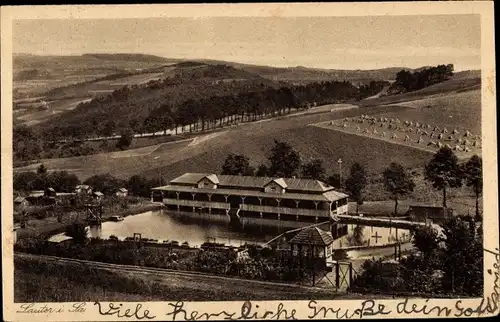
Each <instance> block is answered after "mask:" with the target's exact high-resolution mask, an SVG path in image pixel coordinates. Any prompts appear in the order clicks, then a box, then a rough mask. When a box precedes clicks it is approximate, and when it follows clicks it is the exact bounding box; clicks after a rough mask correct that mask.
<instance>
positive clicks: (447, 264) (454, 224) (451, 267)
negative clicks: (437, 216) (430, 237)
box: [442, 217, 483, 296]
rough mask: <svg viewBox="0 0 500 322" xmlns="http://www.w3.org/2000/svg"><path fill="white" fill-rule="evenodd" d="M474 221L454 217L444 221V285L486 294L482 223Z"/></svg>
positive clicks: (456, 290) (457, 290) (460, 291)
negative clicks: (478, 224) (476, 226)
mask: <svg viewBox="0 0 500 322" xmlns="http://www.w3.org/2000/svg"><path fill="white" fill-rule="evenodd" d="M471 225H472V226H473V228H475V223H474V222H473V221H471V222H467V221H464V220H461V219H459V218H455V217H453V218H451V219H450V220H448V221H447V222H445V223H444V225H443V232H444V235H445V238H444V243H445V246H444V248H445V249H444V254H443V267H442V270H443V278H442V284H443V289H444V290H445V291H448V292H453V293H456V294H464V295H469V296H471V295H472V296H474V295H475V296H480V295H482V289H483V247H482V238H481V237H482V236H481V234H480V230H479V229H480V227H478V228H477V229H471Z"/></svg>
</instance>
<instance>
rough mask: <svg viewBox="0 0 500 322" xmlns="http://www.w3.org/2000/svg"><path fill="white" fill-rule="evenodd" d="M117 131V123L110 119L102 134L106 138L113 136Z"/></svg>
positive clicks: (105, 124)
mask: <svg viewBox="0 0 500 322" xmlns="http://www.w3.org/2000/svg"><path fill="white" fill-rule="evenodd" d="M115 129H116V122H115V121H114V120H113V119H108V120H107V121H106V123H104V128H103V129H102V131H101V133H102V135H104V136H111V135H113V132H114V131H115Z"/></svg>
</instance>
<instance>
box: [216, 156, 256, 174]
mask: <svg viewBox="0 0 500 322" xmlns="http://www.w3.org/2000/svg"><path fill="white" fill-rule="evenodd" d="M253 172H254V169H253V168H252V167H251V166H250V161H249V159H248V157H246V156H244V155H241V154H234V153H231V154H229V155H228V156H227V157H226V160H225V161H224V164H223V165H222V174H226V175H235V176H251V175H253Z"/></svg>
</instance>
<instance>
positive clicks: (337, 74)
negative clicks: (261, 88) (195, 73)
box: [195, 59, 414, 84]
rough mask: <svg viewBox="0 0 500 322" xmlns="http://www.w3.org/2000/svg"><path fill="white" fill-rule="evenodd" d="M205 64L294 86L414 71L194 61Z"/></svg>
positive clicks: (390, 76)
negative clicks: (289, 83) (230, 67)
mask: <svg viewBox="0 0 500 322" xmlns="http://www.w3.org/2000/svg"><path fill="white" fill-rule="evenodd" d="M195 61H198V62H204V63H206V64H225V65H228V66H232V67H234V68H237V69H242V70H246V71H248V72H251V73H254V74H257V75H260V76H262V77H265V78H268V79H271V80H275V81H287V82H291V83H296V84H302V83H309V82H317V81H331V80H339V81H344V80H345V81H351V82H353V83H369V82H370V81H372V80H393V79H394V78H395V75H396V73H397V72H399V71H401V70H402V69H406V70H409V71H414V69H411V68H406V67H389V68H382V69H373V70H348V69H345V70H342V69H323V68H311V67H304V66H297V67H272V66H259V65H251V64H242V63H235V62H227V61H220V60H206V59H202V60H195Z"/></svg>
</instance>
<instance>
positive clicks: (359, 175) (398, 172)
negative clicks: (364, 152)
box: [345, 147, 483, 219]
mask: <svg viewBox="0 0 500 322" xmlns="http://www.w3.org/2000/svg"><path fill="white" fill-rule="evenodd" d="M482 167H483V166H482V159H481V157H479V156H477V155H474V156H472V157H471V158H470V159H469V160H468V161H467V162H465V163H462V164H460V163H459V161H458V158H457V156H456V155H455V154H454V153H453V151H452V150H451V149H450V148H448V147H443V148H441V149H440V150H439V151H438V152H437V153H436V154H435V155H434V157H433V158H432V159H431V160H430V161H429V163H427V165H426V166H425V170H424V177H425V179H426V180H427V181H429V182H430V183H431V184H432V186H433V187H434V188H435V189H437V190H441V191H442V192H443V207H444V208H446V207H447V202H446V201H447V200H446V193H447V190H448V189H450V188H459V187H461V186H462V185H464V184H465V185H466V186H467V187H470V188H471V189H472V190H473V191H474V194H475V197H476V218H477V219H479V218H480V210H479V199H480V197H481V195H482V191H483V190H482V189H483V173H482ZM382 177H383V182H384V186H385V188H386V190H387V191H388V192H389V193H390V194H391V196H392V199H393V200H394V214H397V210H398V200H399V199H400V198H401V197H403V196H405V195H407V194H409V193H411V192H413V189H414V188H415V182H414V181H413V178H412V176H411V175H410V174H409V173H408V172H407V171H406V169H405V168H404V167H403V166H402V165H400V164H398V163H395V162H392V163H391V164H390V165H389V166H388V167H387V168H386V169H385V170H384V172H383V173H382ZM366 185H367V176H366V171H365V169H364V167H363V166H362V165H360V164H359V163H354V164H353V165H352V166H351V169H350V174H349V177H348V179H347V180H346V182H345V189H346V190H347V191H348V192H349V195H350V197H351V198H352V199H353V200H354V201H356V204H357V205H361V204H363V192H364V189H365V188H366ZM357 209H358V208H357V207H356V212H357Z"/></svg>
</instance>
